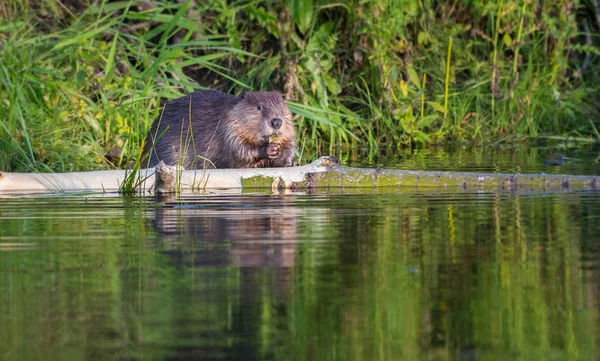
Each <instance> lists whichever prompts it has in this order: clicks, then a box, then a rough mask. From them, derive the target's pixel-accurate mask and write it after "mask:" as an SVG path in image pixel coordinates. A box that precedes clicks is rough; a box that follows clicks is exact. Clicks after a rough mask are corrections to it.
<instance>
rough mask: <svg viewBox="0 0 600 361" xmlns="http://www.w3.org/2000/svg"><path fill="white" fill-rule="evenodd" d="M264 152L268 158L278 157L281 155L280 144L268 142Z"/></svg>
mask: <svg viewBox="0 0 600 361" xmlns="http://www.w3.org/2000/svg"><path fill="white" fill-rule="evenodd" d="M266 153H267V157H269V159H275V158H278V157H279V155H281V145H279V144H277V143H269V145H268V146H267V150H266Z"/></svg>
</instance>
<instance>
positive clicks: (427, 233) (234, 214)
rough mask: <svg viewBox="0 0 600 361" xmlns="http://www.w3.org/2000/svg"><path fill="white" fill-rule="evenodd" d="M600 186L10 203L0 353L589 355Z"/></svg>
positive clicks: (593, 344)
mask: <svg viewBox="0 0 600 361" xmlns="http://www.w3.org/2000/svg"><path fill="white" fill-rule="evenodd" d="M598 199H600V192H598V191H571V192H556V193H532V192H529V193H526V192H519V191H501V192H497V193H495V192H480V193H475V192H473V193H471V192H456V193H451V192H415V191H414V190H400V191H399V192H389V191H385V192H378V191H375V190H368V191H364V190H363V191H356V192H354V193H352V192H345V193H335V192H331V191H329V192H316V193H313V194H305V193H291V194H280V195H271V194H244V195H235V196H233V195H222V196H217V195H205V196H193V197H184V198H182V199H163V200H161V201H159V202H156V201H155V200H154V199H151V198H131V199H128V198H126V199H123V198H98V199H95V198H88V199H84V198H64V197H63V198H55V199H36V200H15V199H12V200H1V201H0V243H2V244H4V243H7V244H8V243H10V244H11V246H7V247H5V248H2V247H0V290H1V291H2V292H0V324H2V325H3V326H2V331H0V358H1V359H2V360H25V359H26V360H38V359H39V360H42V359H43V360H64V359H69V360H106V359H126V360H137V359H139V360H164V359H168V360H217V359H218V360H373V359H378V360H398V359H407V360H417V359H422V360H488V359H490V360H504V359H505V360H548V359H560V360H563V359H569V360H594V358H595V357H597V355H598V351H599V347H598V345H599V337H598V335H599V331H600V321H599V318H598V311H599V310H600V308H599V307H600V291H599V290H600V253H599V250H600V222H598V214H600V202H598ZM14 244H22V245H23V246H14ZM31 244H35V245H36V246H29V245H31ZM25 245H27V246H25Z"/></svg>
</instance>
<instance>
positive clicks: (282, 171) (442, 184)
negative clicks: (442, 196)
mask: <svg viewBox="0 0 600 361" xmlns="http://www.w3.org/2000/svg"><path fill="white" fill-rule="evenodd" d="M357 187H370V188H382V187H383V188H407V187H410V188H413V189H445V190H452V189H464V190H497V189H520V188H525V189H540V190H541V189H586V188H587V189H595V188H597V187H600V177H598V176H579V175H563V174H544V173H538V174H504V173H474V172H468V173H465V172H439V171H414V170H396V169H393V170H392V169H373V168H351V167H345V166H341V165H339V164H338V163H337V160H336V159H335V158H334V157H321V158H319V159H318V160H316V161H314V162H313V163H311V164H308V165H305V166H296V167H289V168H253V169H210V170H182V169H176V168H175V167H169V166H165V165H164V163H163V164H159V166H157V167H156V168H149V169H142V170H139V171H137V172H133V171H125V170H121V171H118V170H113V171H95V172H78V173H1V172H0V193H14V192H17V193H33V192H82V191H85V192H115V191H134V192H137V193H139V194H152V193H170V192H177V191H190V190H191V191H203V190H217V189H239V190H241V189H252V188H271V189H300V190H302V189H311V188H357Z"/></svg>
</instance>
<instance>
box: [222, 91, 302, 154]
mask: <svg viewBox="0 0 600 361" xmlns="http://www.w3.org/2000/svg"><path fill="white" fill-rule="evenodd" d="M229 116H230V118H231V119H233V120H234V121H233V122H232V123H231V126H232V128H231V131H233V132H235V133H236V134H235V135H237V137H238V138H241V139H242V140H243V141H244V142H246V143H250V144H253V145H256V146H262V145H264V144H267V143H268V142H269V139H271V140H273V139H277V142H278V143H280V144H281V143H289V142H294V141H295V139H296V132H295V130H294V124H293V123H292V113H291V112H290V109H289V108H288V107H287V105H286V104H285V101H284V100H283V97H282V96H281V93H279V92H274V91H256V92H245V93H244V94H242V96H241V100H240V102H239V103H237V104H236V105H235V107H234V108H233V109H232V111H231V112H230V113H229Z"/></svg>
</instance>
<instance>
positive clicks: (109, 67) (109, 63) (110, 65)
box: [105, 30, 119, 81]
mask: <svg viewBox="0 0 600 361" xmlns="http://www.w3.org/2000/svg"><path fill="white" fill-rule="evenodd" d="M118 39H119V31H118V30H117V32H116V33H115V37H114V38H113V42H112V44H111V46H110V51H109V52H108V59H106V69H105V74H106V80H107V81H110V79H111V78H112V75H113V71H114V67H115V53H116V51H117V40H118Z"/></svg>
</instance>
